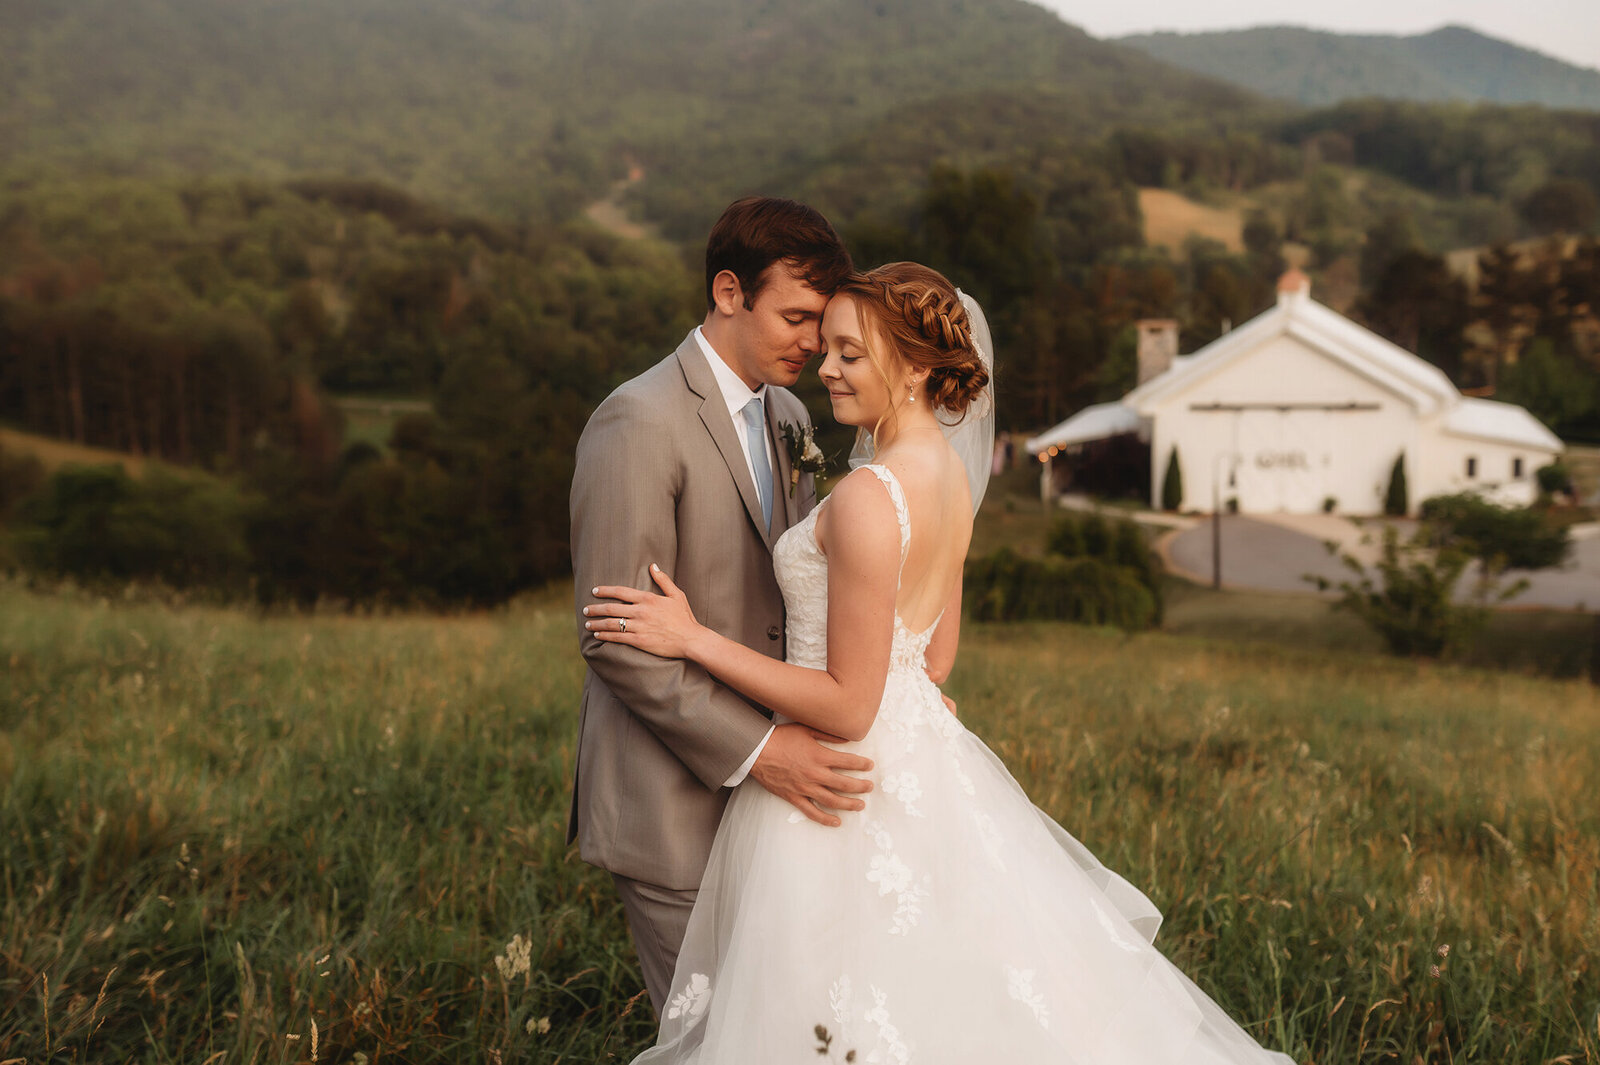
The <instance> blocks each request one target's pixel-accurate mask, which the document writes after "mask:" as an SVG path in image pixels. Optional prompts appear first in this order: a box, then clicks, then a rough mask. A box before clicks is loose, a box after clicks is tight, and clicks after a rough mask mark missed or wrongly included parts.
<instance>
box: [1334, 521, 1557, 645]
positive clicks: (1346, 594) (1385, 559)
mask: <svg viewBox="0 0 1600 1065" xmlns="http://www.w3.org/2000/svg"><path fill="white" fill-rule="evenodd" d="M1335 549H1336V545H1334V544H1332V543H1330V544H1329V545H1328V550H1329V552H1330V553H1332V552H1333V551H1334V550H1335ZM1340 561H1341V562H1343V563H1344V565H1345V568H1347V569H1349V570H1350V571H1351V573H1353V574H1354V575H1355V579H1353V580H1343V581H1340V582H1338V584H1334V583H1333V582H1332V581H1329V580H1328V579H1327V578H1325V577H1318V576H1313V575H1307V576H1306V578H1305V579H1306V580H1307V581H1309V582H1311V583H1313V584H1315V585H1316V586H1317V588H1318V590H1319V591H1324V592H1325V591H1328V590H1330V589H1332V588H1337V589H1338V590H1339V592H1340V593H1341V597H1340V599H1339V602H1338V604H1337V605H1336V609H1339V610H1347V611H1349V612H1350V613H1352V614H1354V615H1356V616H1357V617H1359V618H1360V619H1361V620H1362V621H1365V622H1366V623H1367V624H1368V625H1370V626H1371V627H1372V628H1373V629H1375V630H1377V632H1378V635H1380V636H1382V637H1383V640H1384V643H1386V644H1388V646H1389V651H1390V653H1392V654H1397V655H1408V656H1415V657H1422V658H1438V657H1440V656H1442V655H1448V654H1456V653H1459V652H1461V651H1463V650H1465V649H1466V647H1467V645H1468V644H1469V643H1470V642H1471V640H1472V637H1473V636H1475V635H1476V634H1477V633H1478V631H1479V630H1480V629H1482V628H1483V626H1484V625H1485V624H1486V623H1487V622H1488V620H1489V606H1490V604H1491V603H1502V602H1505V601H1506V600H1507V599H1510V598H1511V597H1512V596H1514V595H1517V594H1518V593H1519V592H1521V591H1522V590H1523V589H1524V588H1526V587H1527V586H1528V582H1527V581H1517V582H1515V583H1513V584H1510V585H1507V586H1503V587H1502V586H1500V585H1499V583H1498V581H1497V580H1496V579H1495V578H1494V577H1493V576H1491V575H1489V574H1485V575H1484V577H1483V578H1482V579H1481V580H1480V581H1479V582H1478V588H1477V592H1476V594H1475V595H1474V597H1473V599H1472V601H1471V602H1466V603H1462V602H1458V601H1457V599H1456V594H1455V592H1456V585H1457V584H1458V583H1459V582H1460V580H1461V575H1462V574H1463V573H1465V572H1466V569H1467V566H1468V564H1469V563H1470V562H1471V561H1472V556H1471V555H1469V554H1467V553H1466V552H1465V551H1460V550H1457V549H1454V548H1446V549H1444V550H1441V551H1434V550H1432V544H1431V540H1430V537H1429V535H1428V534H1427V533H1426V532H1421V533H1418V534H1416V535H1415V536H1413V537H1411V538H1410V539H1408V540H1406V541H1405V542H1404V543H1402V542H1401V540H1400V535H1399V533H1397V532H1396V531H1395V530H1394V529H1393V528H1387V529H1385V530H1384V532H1383V554H1382V555H1381V556H1380V557H1379V559H1378V561H1377V562H1376V563H1374V564H1373V567H1372V569H1373V570H1375V571H1376V574H1377V578H1378V579H1377V580H1374V575H1373V573H1372V572H1371V571H1369V570H1368V568H1367V567H1366V566H1364V565H1362V564H1361V562H1360V560H1358V559H1356V558H1355V557H1353V556H1351V555H1348V554H1346V555H1341V556H1340Z"/></svg>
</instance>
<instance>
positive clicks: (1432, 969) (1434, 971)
mask: <svg viewBox="0 0 1600 1065" xmlns="http://www.w3.org/2000/svg"><path fill="white" fill-rule="evenodd" d="M1428 975H1429V976H1431V977H1433V978H1434V979H1435V980H1437V979H1439V967H1438V966H1437V965H1430V966H1428Z"/></svg>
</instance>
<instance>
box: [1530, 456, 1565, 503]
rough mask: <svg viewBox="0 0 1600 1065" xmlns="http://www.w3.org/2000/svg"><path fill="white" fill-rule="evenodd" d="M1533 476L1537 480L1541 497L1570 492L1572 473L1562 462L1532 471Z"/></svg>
mask: <svg viewBox="0 0 1600 1065" xmlns="http://www.w3.org/2000/svg"><path fill="white" fill-rule="evenodd" d="M1534 476H1535V477H1537V478H1538V479H1539V491H1540V493H1541V494H1543V495H1547V496H1550V495H1555V494H1556V493H1557V492H1571V491H1572V471H1571V470H1570V469H1568V468H1567V464H1566V463H1564V462H1552V463H1551V464H1550V465H1548V466H1540V467H1539V468H1538V470H1536V471H1534Z"/></svg>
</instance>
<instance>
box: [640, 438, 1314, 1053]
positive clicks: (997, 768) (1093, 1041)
mask: <svg viewBox="0 0 1600 1065" xmlns="http://www.w3.org/2000/svg"><path fill="white" fill-rule="evenodd" d="M864 468H865V469H870V470H872V471H873V473H875V474H876V475H877V476H878V477H879V478H880V479H881V480H882V481H883V483H884V485H885V487H886V488H887V490H888V492H889V495H890V497H891V499H892V500H893V501H894V506H895V511H896V513H897V515H898V517H899V522H900V544H901V557H902V560H903V559H904V555H905V550H906V546H907V544H908V543H909V541H910V528H909V521H908V517H907V510H906V504H905V497H904V493H903V492H902V491H901V488H900V485H899V483H898V482H897V481H896V480H895V478H894V475H893V474H891V473H890V472H889V471H888V470H887V469H885V468H884V467H882V466H868V467H864ZM824 505H825V504H824ZM819 512H820V511H813V512H812V514H811V515H810V516H809V517H807V518H806V519H805V520H804V521H802V522H800V523H799V524H798V525H796V526H795V527H794V528H792V529H790V530H789V531H788V532H786V533H785V534H784V535H783V537H782V539H780V540H779V541H778V544H777V547H776V549H775V551H774V559H775V565H776V569H777V577H778V583H779V584H780V586H781V587H782V589H783V596H784V601H785V604H786V606H787V608H788V619H789V645H788V646H789V655H788V657H789V661H790V662H793V663H795V664H797V665H803V666H810V667H813V668H817V669H821V668H823V667H824V666H825V665H826V663H827V613H828V604H827V589H828V573H827V558H826V556H824V555H823V554H822V552H821V551H820V550H819V549H818V548H817V544H816V540H815V536H814V532H813V530H814V527H815V525H816V518H817V514H818V513H819ZM931 632H932V630H931V629H930V630H929V631H928V632H922V633H915V632H911V631H908V630H907V629H906V627H905V626H904V624H902V623H901V621H900V619H899V617H898V615H897V616H896V618H895V632H894V644H893V650H892V652H891V662H890V668H889V678H888V681H887V683H886V684H885V686H884V692H883V702H882V705H881V707H880V709H879V711H878V716H877V720H876V721H875V722H874V724H873V726H872V729H871V731H870V732H869V733H868V735H867V736H866V738H865V739H863V740H861V741H860V742H859V743H851V744H848V745H846V749H847V750H853V751H856V752H858V753H860V754H863V755H865V756H867V757H868V758H871V759H872V760H873V762H874V763H875V765H876V768H875V769H874V770H873V772H872V774H871V775H872V779H873V781H874V784H875V787H874V790H873V791H872V793H871V794H870V795H869V796H868V797H867V808H866V810H864V811H863V812H861V813H846V814H844V815H843V820H844V825H843V827H841V828H826V827H823V826H821V825H818V824H815V823H813V822H811V821H808V820H806V819H805V818H804V817H802V816H801V815H800V814H799V813H798V812H796V811H795V810H794V808H793V807H791V806H789V805H788V804H787V803H785V802H784V801H782V800H781V799H778V798H775V797H774V796H772V795H771V794H769V793H768V792H767V791H766V790H764V789H763V788H762V787H761V786H760V785H758V784H754V783H750V784H746V785H743V786H741V787H739V788H738V789H737V790H736V791H735V793H734V795H733V797H732V799H731V801H730V802H729V804H728V808H727V813H726V814H725V815H724V817H723V820H722V825H721V827H720V829H719V830H718V833H717V838H716V842H715V844H714V846H713V848H712V851H711V859H710V864H709V866H708V867H707V869H706V875H705V879H704V882H703V883H702V884H701V888H700V895H699V898H698V901H697V902H696V904H695V908H694V912H693V914H692V916H691V917H690V919H689V928H688V934H687V937H686V939H685V942H684V945H683V950H682V953H681V954H680V955H679V957H678V964H677V971H676V975H675V976H674V978H673V986H672V991H671V995H670V997H669V1001H668V1004H667V1008H666V1011H665V1015H664V1016H663V1017H662V1023H661V1032H660V1037H659V1040H658V1042H657V1044H656V1046H655V1047H653V1048H652V1049H650V1050H648V1051H646V1052H645V1053H644V1054H643V1055H642V1056H641V1057H639V1058H638V1059H637V1062H636V1065H660V1063H666V1062H675V1063H685V1065H686V1063H691V1062H692V1063H696V1065H713V1063H716V1065H780V1063H786V1062H795V1063H804V1062H820V1061H827V1060H833V1061H838V1062H843V1061H846V1060H847V1055H849V1054H850V1052H851V1051H854V1057H853V1059H852V1060H854V1061H855V1062H858V1063H874V1065H876V1063H889V1065H909V1063H916V1065H938V1063H950V1065H986V1063H997V1065H998V1063H1004V1065H1032V1063H1045V1062H1050V1063H1057V1062H1061V1063H1074V1065H1079V1063H1081V1065H1090V1063H1095V1065H1099V1063H1105V1065H1110V1063H1117V1065H1158V1063H1179V1062H1182V1063H1185V1065H1201V1063H1220V1062H1262V1063H1266V1062H1272V1063H1274V1065H1292V1062H1291V1059H1289V1058H1287V1057H1285V1056H1283V1055H1280V1054H1272V1053H1269V1052H1267V1051H1265V1050H1263V1049H1262V1048H1261V1047H1259V1046H1258V1045H1257V1044H1256V1043H1255V1042H1254V1041H1253V1040H1252V1039H1251V1038H1250V1036H1249V1035H1248V1034H1246V1033H1245V1031H1244V1030H1243V1029H1241V1028H1240V1027H1239V1026H1238V1025H1237V1024H1235V1023H1234V1022H1233V1021H1232V1020H1231V1019H1229V1018H1228V1017H1227V1015H1226V1014H1224V1013H1223V1012H1222V1011H1221V1009H1219V1008H1218V1007H1217V1006H1216V1004H1215V1003H1213V1002H1212V1001H1211V1000H1210V999H1209V998H1207V997H1206V996H1205V994H1204V993H1203V992H1201V991H1200V989H1199V988H1197V987H1196V986H1195V985H1194V984H1192V983H1191V982H1190V981H1189V980H1187V979H1186V978H1185V977H1184V976H1183V975H1182V974H1181V973H1179V972H1178V971H1177V970H1176V969H1175V968H1174V967H1173V966H1172V964H1171V963H1170V962H1168V961H1167V960H1166V958H1165V957H1164V956H1163V955H1162V954H1161V953H1160V952H1159V951H1157V950H1156V949H1155V948H1154V947H1153V946H1151V943H1150V941H1151V939H1152V937H1153V936H1154V935H1155V931H1156V927H1157V925H1159V924H1160V920H1161V917H1160V914H1159V913H1158V912H1157V911H1156V909H1155V908H1154V907H1153V906H1152V905H1151V904H1150V901H1149V900H1148V899H1146V898H1145V896H1144V895H1143V894H1141V893H1140V892H1139V891H1137V890H1135V889H1134V888H1133V887H1132V886H1131V885H1129V884H1128V883H1127V882H1126V881H1124V880H1123V879H1122V878H1121V877H1119V876H1117V875H1116V874H1115V873H1112V872H1110V871H1109V870H1107V869H1106V868H1105V867H1104V866H1102V865H1101V864H1100V863H1099V862H1098V861H1096V860H1095V858H1094V856H1093V855H1091V854H1090V853H1089V852H1088V850H1087V849H1085V848H1084V847H1083V845H1082V844H1080V843H1079V842H1078V841H1077V840H1075V839H1073V838H1072V837H1071V836H1070V835H1068V834H1067V832H1066V831H1065V830H1063V829H1062V828H1061V827H1060V826H1058V825H1057V824H1055V823H1054V822H1053V821H1051V820H1050V819H1049V818H1048V817H1047V816H1045V815H1044V814H1043V813H1042V812H1041V811H1039V810H1038V809H1037V808H1036V807H1035V806H1034V805H1033V804H1032V803H1030V802H1029V801H1028V798H1027V796H1026V795H1025V794H1024V793H1023V791H1022V788H1021V787H1020V786H1019V785H1018V784H1017V782H1016V781H1015V780H1014V779H1012V777H1011V774H1010V773H1008V772H1007V771H1006V768H1005V766H1004V765H1002V764H1001V762H1000V760H999V759H998V758H996V757H995V756H994V754H993V753H992V752H991V751H990V750H989V749H988V748H987V747H986V746H984V744H983V743H982V741H980V740H979V739H978V738H977V737H975V736H974V735H972V733H970V732H968V731H967V730H966V729H965V728H964V727H962V725H961V722H960V721H959V720H958V719H957V718H956V717H955V716H954V715H952V714H951V713H950V712H949V711H948V710H947V709H946V708H945V706H944V703H943V702H942V701H941V699H940V695H939V690H938V689H937V688H936V687H934V685H933V683H932V682H931V681H930V680H929V679H928V678H927V676H926V674H925V673H924V671H923V655H924V652H925V651H926V650H927V646H928V642H929V639H930V638H931ZM818 1026H821V1027H823V1028H825V1029H826V1030H827V1034H828V1037H829V1038H830V1039H831V1044H830V1046H829V1050H828V1055H827V1056H819V1039H820V1034H819V1032H818Z"/></svg>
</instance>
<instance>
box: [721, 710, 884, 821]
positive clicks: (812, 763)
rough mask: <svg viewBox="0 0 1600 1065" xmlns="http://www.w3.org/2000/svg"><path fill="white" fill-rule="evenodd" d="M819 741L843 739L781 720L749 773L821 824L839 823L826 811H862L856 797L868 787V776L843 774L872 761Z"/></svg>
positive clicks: (866, 767) (869, 766) (859, 769)
mask: <svg viewBox="0 0 1600 1065" xmlns="http://www.w3.org/2000/svg"><path fill="white" fill-rule="evenodd" d="M818 740H832V741H833V742H835V743H843V742H844V741H843V740H840V739H837V738H835V737H833V736H829V735H828V734H827V733H825V732H818V731H816V730H815V729H810V728H807V727H806V726H804V725H794V724H790V725H779V726H778V727H777V728H775V729H773V730H772V738H771V739H769V740H768V741H767V745H766V746H765V747H764V748H762V750H761V756H760V757H759V758H757V759H756V764H755V765H753V766H751V767H750V775H751V776H752V777H755V779H756V782H757V783H759V784H760V785H761V786H762V787H763V788H766V789H767V790H768V791H770V792H772V794H774V795H776V796H777V797H778V798H780V799H782V800H783V801H784V802H787V803H789V804H790V805H791V806H793V807H794V808H795V809H796V810H799V811H800V812H801V813H803V814H805V815H806V816H807V817H809V818H810V819H811V820H813V821H815V822H817V824H819V825H827V826H828V827H829V828H838V827H839V825H840V824H842V822H841V821H840V820H839V818H837V817H836V816H834V815H833V814H831V813H829V812H828V811H829V810H863V809H866V805H867V804H866V803H864V802H862V801H861V800H860V799H857V798H854V797H853V796H856V795H865V794H866V793H867V792H869V791H871V790H872V781H870V780H863V779H862V778H860V777H852V776H847V775H846V773H866V772H869V771H870V770H871V769H872V760H871V759H870V758H863V757H861V756H860V755H859V754H850V753H849V752H848V751H839V750H835V749H834V748H832V747H825V746H823V745H822V744H821V743H819V742H817V741H818Z"/></svg>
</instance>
